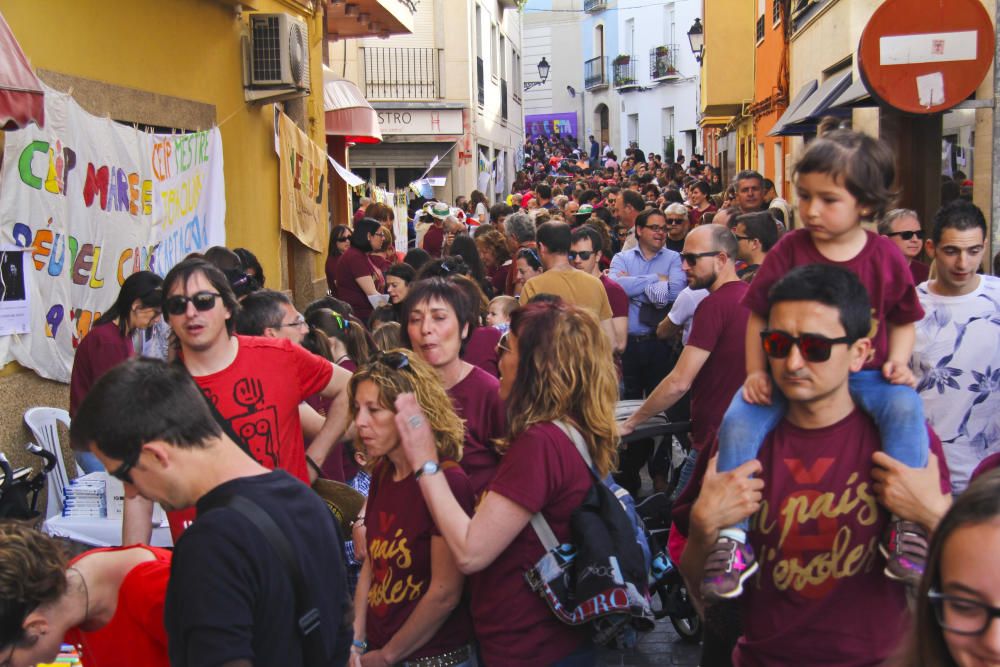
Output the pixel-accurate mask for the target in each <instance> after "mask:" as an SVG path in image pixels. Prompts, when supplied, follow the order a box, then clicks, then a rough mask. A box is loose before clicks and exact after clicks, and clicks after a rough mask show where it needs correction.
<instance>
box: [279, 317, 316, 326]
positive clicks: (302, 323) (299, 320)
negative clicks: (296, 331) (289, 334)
mask: <svg viewBox="0 0 1000 667" xmlns="http://www.w3.org/2000/svg"><path fill="white" fill-rule="evenodd" d="M307 326H309V324H307V323H306V318H304V317H302V316H301V315H299V316H298V317H297V318H295V319H294V320H292V321H291V322H282V323H281V324H279V325H278V326H277V327H276V328H278V329H280V328H282V327H307Z"/></svg>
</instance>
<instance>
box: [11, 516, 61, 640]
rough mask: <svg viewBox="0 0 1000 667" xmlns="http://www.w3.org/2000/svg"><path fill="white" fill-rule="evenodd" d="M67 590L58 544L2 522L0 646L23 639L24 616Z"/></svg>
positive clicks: (22, 526)
mask: <svg viewBox="0 0 1000 667" xmlns="http://www.w3.org/2000/svg"><path fill="white" fill-rule="evenodd" d="M65 592H66V555H65V554H64V553H63V551H62V549H61V548H60V547H59V544H58V543H57V542H56V541H55V540H53V539H52V538H51V537H49V536H48V535H44V534H42V533H40V532H39V531H37V530H34V529H33V528H31V527H30V526H28V525H27V524H24V523H19V522H17V521H4V522H0V646H10V645H11V644H13V643H14V642H20V641H21V640H23V639H24V627H23V624H24V619H25V618H26V617H27V616H28V614H30V613H31V612H32V611H34V610H35V609H37V608H38V607H40V606H42V605H44V604H48V603H51V602H55V601H56V600H58V599H59V598H60V597H62V595H63V594H64V593H65Z"/></svg>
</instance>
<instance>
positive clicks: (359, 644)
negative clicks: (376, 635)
mask: <svg viewBox="0 0 1000 667" xmlns="http://www.w3.org/2000/svg"><path fill="white" fill-rule="evenodd" d="M351 648H352V649H358V652H359V653H364V652H365V651H367V650H368V642H367V641H363V640H359V639H355V640H354V641H352V642H351Z"/></svg>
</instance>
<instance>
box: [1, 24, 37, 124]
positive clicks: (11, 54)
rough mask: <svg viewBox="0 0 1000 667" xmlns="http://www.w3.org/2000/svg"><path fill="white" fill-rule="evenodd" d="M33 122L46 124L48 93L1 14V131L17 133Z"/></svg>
mask: <svg viewBox="0 0 1000 667" xmlns="http://www.w3.org/2000/svg"><path fill="white" fill-rule="evenodd" d="M32 122H33V123H35V124H36V125H38V127H44V125H45V94H44V93H43V92H42V84H41V82H40V81H39V80H38V77H37V76H35V73H34V72H33V71H32V70H31V66H30V65H29V64H28V59H27V58H26V57H25V56H24V51H22V50H21V45H20V44H18V43H17V40H16V39H14V34H13V33H12V32H11V31H10V26H8V25H7V21H6V20H4V18H3V15H2V14H0V129H4V130H17V129H19V128H22V127H24V126H25V125H27V124H28V123H32Z"/></svg>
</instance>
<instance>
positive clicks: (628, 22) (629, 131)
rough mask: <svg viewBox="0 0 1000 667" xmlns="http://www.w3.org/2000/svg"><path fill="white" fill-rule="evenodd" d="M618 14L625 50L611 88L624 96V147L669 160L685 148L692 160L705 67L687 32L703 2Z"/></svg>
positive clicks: (615, 64)
mask: <svg viewBox="0 0 1000 667" xmlns="http://www.w3.org/2000/svg"><path fill="white" fill-rule="evenodd" d="M630 4H631V3H630ZM617 16H618V40H617V43H618V45H619V51H618V53H614V54H611V57H610V59H611V85H612V87H614V88H615V89H616V90H617V91H618V94H619V96H620V97H621V106H620V109H621V117H620V127H621V128H622V129H621V133H622V137H621V139H622V144H621V147H620V148H621V149H622V150H624V148H625V147H627V146H628V145H630V143H631V142H633V141H634V142H637V143H638V145H639V148H641V149H642V150H643V151H644V152H646V153H650V152H653V153H658V154H662V155H663V157H664V158H667V157H676V156H677V151H678V150H682V151H683V152H684V156H685V157H686V158H690V157H691V156H692V155H693V154H694V153H696V152H698V146H697V137H698V106H699V101H698V93H699V82H698V76H699V74H700V67H699V65H698V62H697V60H696V59H695V57H694V54H693V53H692V52H691V49H690V46H689V45H688V38H687V31H688V29H689V28H690V27H691V25H692V24H693V23H694V20H695V18H700V16H701V3H699V2H690V1H686V0H680V1H678V2H666V3H663V4H661V5H655V6H649V5H646V6H640V7H628V6H627V5H620V6H619V10H618V12H617ZM619 155H621V154H619Z"/></svg>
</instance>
